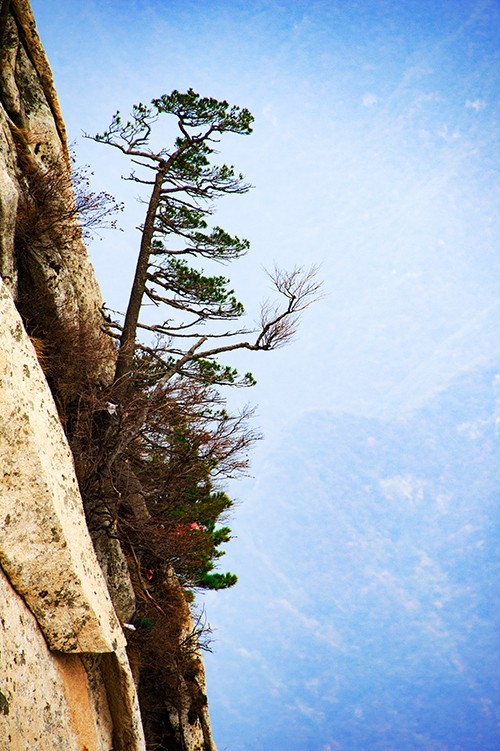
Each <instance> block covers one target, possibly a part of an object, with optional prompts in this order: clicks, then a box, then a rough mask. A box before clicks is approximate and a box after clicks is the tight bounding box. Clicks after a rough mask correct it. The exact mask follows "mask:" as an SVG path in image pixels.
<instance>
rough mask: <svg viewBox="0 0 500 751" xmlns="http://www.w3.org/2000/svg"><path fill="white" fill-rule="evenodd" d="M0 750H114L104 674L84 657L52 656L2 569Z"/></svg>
mask: <svg viewBox="0 0 500 751" xmlns="http://www.w3.org/2000/svg"><path fill="white" fill-rule="evenodd" d="M0 655H1V656H0V751H26V749H33V751H83V749H87V751H110V749H111V748H113V722H112V719H111V715H110V712H109V709H108V707H107V700H106V695H105V690H104V683H103V678H102V676H101V675H97V676H94V677H93V680H92V681H91V680H90V679H89V676H88V673H87V670H86V669H85V666H84V664H83V662H82V659H81V658H80V656H79V655H64V654H60V653H53V652H50V651H49V649H48V647H47V644H46V643H45V640H44V638H43V635H42V633H41V631H40V629H39V627H38V624H37V622H36V620H35V618H34V617H33V615H32V614H31V613H30V612H29V610H28V609H27V608H26V606H25V604H24V602H23V600H22V599H21V598H20V597H19V595H17V594H16V593H15V592H14V590H13V589H12V587H11V586H10V583H9V582H8V580H7V579H6V578H5V575H4V574H3V572H2V570H1V569H0Z"/></svg>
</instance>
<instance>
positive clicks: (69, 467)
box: [0, 282, 125, 652]
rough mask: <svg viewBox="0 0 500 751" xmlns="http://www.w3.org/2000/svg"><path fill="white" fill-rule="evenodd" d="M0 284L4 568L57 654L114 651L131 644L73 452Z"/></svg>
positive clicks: (0, 558)
mask: <svg viewBox="0 0 500 751" xmlns="http://www.w3.org/2000/svg"><path fill="white" fill-rule="evenodd" d="M0 285H1V286H0V320H1V321H2V327H1V329H0V434H1V435H2V441H1V443H0V466H1V467H2V478H1V501H0V523H1V525H2V534H1V536H0V562H1V564H2V567H3V569H4V571H5V573H6V574H7V576H8V577H9V579H10V582H11V584H12V585H13V586H14V587H15V589H16V590H17V592H19V594H20V595H22V597H23V598H24V600H25V602H26V604H27V605H28V607H29V608H30V610H31V611H32V612H33V613H34V615H35V616H36V618H37V620H38V623H39V625H40V627H41V629H42V631H43V633H44V635H45V638H46V639H47V643H48V645H49V647H50V648H51V649H57V650H60V651H62V652H111V651H113V650H114V649H117V648H118V647H119V646H124V644H125V640H124V637H123V633H122V630H121V628H120V624H119V623H118V619H117V617H116V614H115V612H114V609H113V606H112V604H111V600H110V598H109V594H108V590H107V587H106V584H105V581H104V577H103V575H102V573H101V569H100V567H99V565H98V563H97V558H96V555H95V552H94V548H93V546H92V542H91V539H90V536H89V533H88V530H87V526H86V523H85V517H84V513H83V508H82V502H81V498H80V494H79V491H78V485H77V481H76V477H75V472H74V468H73V460H72V456H71V452H70V449H69V446H68V444H67V442H66V439H65V436H64V433H63V431H62V429H61V426H60V423H59V418H58V415H57V411H56V407H55V404H54V402H53V400H52V397H51V394H50V391H49V389H48V386H47V382H46V380H45V377H44V375H43V373H42V370H41V368H40V365H39V363H38V360H37V357H36V354H35V351H34V349H33V346H32V344H31V342H30V340H29V338H28V336H27V334H26V332H25V330H24V328H23V325H22V322H21V319H20V317H19V314H18V313H17V311H16V309H15V307H14V304H13V302H12V298H11V296H10V293H9V292H8V290H7V289H6V287H5V286H4V285H3V284H2V283H1V282H0Z"/></svg>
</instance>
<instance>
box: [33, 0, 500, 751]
mask: <svg viewBox="0 0 500 751" xmlns="http://www.w3.org/2000/svg"><path fill="white" fill-rule="evenodd" d="M32 4H33V8H34V12H35V16H36V19H37V23H38V27H39V32H40V35H41V38H42V42H43V44H44V45H45V48H46V50H47V53H48V56H49V59H50V62H51V64H52V67H53V71H54V76H55V82H56V87H57V90H58V92H59V96H60V99H61V103H62V108H63V113H64V116H65V119H66V123H67V126H68V130H69V135H70V139H72V140H73V139H78V143H77V152H78V155H79V160H80V161H81V162H84V163H88V164H90V165H91V166H92V168H93V169H94V171H95V181H96V182H95V184H96V188H97V189H99V190H109V191H110V192H112V193H114V194H115V195H116V196H117V197H118V198H119V199H120V200H126V201H127V202H128V205H129V207H130V211H129V212H128V213H127V214H126V215H124V217H123V220H122V221H121V224H122V226H123V228H124V230H125V231H124V232H123V233H120V234H115V235H113V236H110V235H109V234H104V235H103V239H102V240H101V241H98V242H95V243H94V244H93V245H92V248H91V254H92V259H93V262H94V264H95V267H96V271H97V274H98V278H99V281H100V284H101V288H102V290H103V296H104V299H105V300H106V302H107V303H108V305H109V306H110V307H112V308H119V309H120V308H121V309H123V307H124V304H125V299H126V289H127V283H128V281H129V280H130V278H131V275H132V271H133V259H134V257H135V253H136V249H137V244H138V233H137V231H136V230H135V229H134V227H135V225H136V224H138V223H139V222H140V221H141V218H140V206H139V205H138V204H136V203H134V201H133V198H134V196H135V193H136V186H133V187H131V185H130V184H129V183H124V182H120V180H119V175H120V174H126V173H127V168H128V165H127V164H126V161H125V160H124V159H120V155H117V154H115V153H114V152H113V151H112V150H110V149H106V147H105V146H102V145H101V146H100V145H97V144H95V143H92V142H90V141H84V140H82V139H81V131H86V132H89V133H95V132H97V131H102V130H103V128H105V126H106V125H107V124H108V122H109V119H110V117H111V115H112V114H113V113H114V112H115V110H117V109H120V110H122V111H123V112H126V111H127V110H128V108H129V107H130V105H131V104H133V103H135V102H137V101H148V100H149V99H151V98H152V97H154V96H160V95H161V94H162V93H168V92H170V91H171V90H172V89H174V88H178V89H181V90H182V89H186V88H188V87H193V88H194V89H195V90H196V91H198V92H199V93H200V94H202V95H210V96H215V97H218V98H225V99H227V100H229V101H230V102H231V103H234V104H239V105H241V106H246V107H248V108H249V109H250V110H251V111H252V112H253V114H254V116H255V118H256V122H255V131H254V134H253V135H252V136H251V137H249V138H235V137H233V138H229V139H228V141H227V143H222V144H221V151H222V156H223V157H224V159H225V160H226V161H229V162H233V163H234V164H235V165H236V166H237V168H238V170H241V171H242V172H243V173H244V174H245V176H246V178H247V179H248V180H249V181H250V182H251V183H252V184H253V185H254V186H255V188H254V189H253V190H252V191H251V192H250V193H249V194H247V195H245V196H240V197H228V198H227V199H226V200H224V201H223V202H221V203H220V208H219V210H218V213H217V216H216V221H217V223H220V224H222V226H224V227H225V228H226V229H228V230H229V231H231V232H233V233H235V234H238V235H239V236H243V237H247V238H248V239H249V240H250V241H251V245H252V250H251V252H250V253H249V254H248V256H247V257H246V258H245V259H243V260H241V261H239V262H238V263H237V264H235V265H234V267H233V268H231V269H230V275H231V276H232V278H233V279H234V281H235V286H236V289H237V291H238V292H239V296H240V299H242V300H243V301H244V302H245V303H246V307H247V309H248V311H249V316H250V318H251V317H252V316H253V315H254V314H255V313H256V311H257V310H258V305H259V301H260V300H261V299H262V298H263V297H266V296H267V295H268V294H269V291H268V290H267V282H266V278H265V275H264V273H263V268H264V267H272V266H273V264H274V263H275V262H276V263H277V264H279V265H281V266H285V267H292V266H294V265H297V264H298V265H306V266H307V265H309V264H318V265H320V266H321V275H322V276H323V278H324V283H325V293H326V294H325V298H324V299H323V300H322V301H321V302H320V303H318V304H316V305H315V306H314V308H312V309H310V310H309V311H308V312H307V314H306V315H305V317H304V321H303V325H302V328H301V331H300V334H299V336H298V337H297V340H296V342H295V343H294V344H293V345H292V346H290V347H289V348H288V349H287V350H284V351H281V352H278V353H275V354H273V355H266V356H264V355H262V356H258V357H257V358H253V359H250V358H248V357H246V356H245V357H244V358H243V357H242V358H241V360H239V362H240V363H241V367H242V369H243V370H248V369H252V370H253V372H254V374H255V376H256V377H257V380H258V382H259V383H258V386H257V387H256V388H255V389H253V390H252V391H251V392H246V393H245V394H243V395H241V394H239V395H238V397H237V398H238V399H244V400H250V401H252V402H255V403H257V404H258V405H259V410H258V412H259V424H260V426H261V427H263V429H264V431H265V433H266V434H267V436H268V444H267V445H268V446H269V447H270V446H272V445H273V441H275V442H279V440H280V435H282V433H283V431H286V429H287V428H289V427H290V426H291V425H294V424H296V423H297V421H298V420H299V419H301V418H302V417H304V416H305V415H306V413H308V412H310V411H314V410H320V411H325V412H329V413H335V414H341V413H349V414H354V415H358V416H362V417H383V418H388V419H389V418H391V419H394V418H398V417H401V416H403V415H405V414H407V413H409V411H411V410H413V409H415V408H417V407H420V406H422V405H425V404H426V402H427V400H429V399H430V398H431V397H432V396H434V395H435V394H436V393H439V392H440V391H441V390H444V389H445V388H446V386H447V385H448V384H449V383H450V382H451V381H452V380H453V378H455V377H456V376H457V375H459V374H461V373H467V372H469V371H473V370H474V368H476V367H477V366H479V365H481V364H487V363H488V362H493V361H494V360H495V357H496V356H498V354H500V338H499V336H498V331H499V329H500V274H499V270H500V269H499V260H500V254H499V252H498V203H497V201H498V193H497V191H498V172H497V168H498V140H497V129H498V88H499V87H498V83H499V81H498V70H500V64H499V63H500V61H499V59H498V58H499V54H498V49H499V45H498V29H499V28H500V5H499V3H498V2H496V0H406V1H404V0H392V1H391V0H365V1H356V0H332V1H331V2H323V1H320V0H316V1H314V0H312V1H311V0H310V1H309V2H302V1H301V0H281V1H280V0H245V1H243V0H233V1H232V2H229V0H213V1H212V0H210V1H206V2H203V1H202V0H191V1H189V0H184V1H183V2H178V1H177V0H171V1H167V0H99V1H98V2H97V0H84V2H82V1H81V0H80V2H76V0H66V1H65V2H64V3H60V2H55V0H33V3H32ZM267 450H268V449H266V446H263V447H261V448H260V449H259V452H258V454H257V458H256V462H255V464H254V473H255V475H256V476H258V477H259V479H260V480H261V481H262V474H263V473H265V471H267V470H266V469H265V461H264V458H265V454H266V451H267ZM264 484H265V478H264ZM235 492H236V493H238V490H236V491H235ZM284 526H285V527H286V524H285V525H284ZM282 533H283V534H285V536H286V530H285V532H283V530H280V534H282ZM239 534H240V536H241V535H244V534H245V532H244V530H241V529H239ZM237 544H238V543H236V545H237ZM230 596H231V595H230V593H224V594H223V595H221V597H230ZM242 617H244V615H243V616H242ZM221 618H222V615H221ZM242 748H243V747H242ZM326 748H327V746H325V749H326ZM332 748H333V746H332ZM267 751H271V747H269V749H268V750H267ZM283 751H286V749H283ZM304 751H308V749H305V748H304ZM349 751H353V749H349ZM359 751H361V747H360V749H359Z"/></svg>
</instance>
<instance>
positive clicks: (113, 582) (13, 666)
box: [0, 0, 215, 751]
mask: <svg viewBox="0 0 500 751" xmlns="http://www.w3.org/2000/svg"><path fill="white" fill-rule="evenodd" d="M0 277H1V279H0V322H1V323H0V470H1V471H0V592H1V595H0V751H7V749H10V750H12V749H14V750H17V749H19V751H21V749H28V748H29V749H36V750H37V751H45V749H46V750H47V751H49V749H50V751H54V750H58V749H60V750H61V751H63V750H64V751H72V750H73V749H74V750H75V751H94V749H95V751H101V750H102V751H110V749H113V751H134V750H135V749H137V750H139V749H145V748H146V741H145V736H144V730H143V725H142V721H141V712H140V709H139V702H138V694H137V686H136V682H137V681H140V680H141V671H140V666H139V664H138V660H137V654H138V653H140V649H139V648H138V645H137V640H138V639H140V635H134V638H135V640H136V643H135V645H134V647H133V648H131V647H130V645H127V638H126V637H125V632H124V630H123V624H124V623H125V624H126V623H127V622H128V621H130V620H131V619H133V618H134V613H135V609H136V595H135V592H134V582H133V581H132V579H133V577H131V575H130V573H129V569H130V568H133V566H132V567H131V563H130V556H128V555H127V554H126V551H124V550H123V549H122V546H121V545H120V542H119V540H118V538H117V536H116V535H114V534H113V529H112V527H113V523H112V520H111V522H109V523H106V524H105V523H100V524H96V523H93V522H92V519H94V516H95V513H96V509H100V508H102V506H103V504H102V503H101V504H100V503H99V494H98V493H96V492H94V494H93V502H92V503H88V502H87V503H84V502H83V500H82V496H81V492H80V490H81V482H80V487H79V479H80V478H79V476H78V463H79V462H80V463H81V462H82V461H83V460H82V456H81V454H80V455H79V456H77V455H76V454H75V449H74V445H75V444H74V443H72V442H71V440H70V441H69V442H68V435H69V432H68V431H69V428H70V427H71V425H72V422H71V421H72V419H73V415H74V405H75V404H76V403H78V401H79V399H81V398H82V393H83V389H84V387H85V389H87V391H89V390H92V393H98V392H99V391H102V390H103V389H105V388H106V387H107V386H109V384H110V382H111V379H112V374H113V370H114V363H115V349H114V346H113V344H112V339H111V338H110V337H109V336H108V334H107V333H105V332H104V331H103V330H102V324H103V319H102V314H101V306H102V300H101V296H100V292H99V288H98V285H97V282H96V280H95V276H94V272H93V268H92V265H91V263H90V261H89V258H88V255H87V252H86V249H85V246H84V244H83V241H82V236H81V231H80V228H79V224H78V217H77V210H76V204H75V197H74V194H73V190H72V184H71V172H70V161H69V157H68V148H67V143H66V133H65V127H64V121H63V118H62V115H61V112H60V107H59V103H58V99H57V94H56V92H55V89H54V85H53V81H52V75H51V71H50V67H49V64H48V62H47V60H46V57H45V54H44V51H43V48H42V46H41V43H40V40H39V38H38V35H37V31H36V26H35V22H34V19H33V16H32V12H31V9H30V6H29V3H28V2H27V0H11V2H8V0H3V1H2V2H1V3H0ZM99 411H100V412H101V413H102V412H103V407H102V405H100V404H99V405H97V406H95V407H94V413H93V415H92V419H94V420H98V419H99V417H101V418H103V415H102V414H101V415H99V414H98V413H99ZM105 417H106V414H104V418H105ZM88 440H90V439H88ZM78 445H79V447H80V449H81V446H82V441H81V440H80V443H79V444H78ZM165 586H167V587H168V588H169V591H171V593H172V602H173V603H174V607H175V611H176V615H175V621H176V624H177V630H176V632H175V638H176V640H177V642H178V643H180V642H185V641H186V638H188V637H189V635H191V634H192V633H194V632H195V628H194V625H193V622H192V617H191V613H190V610H189V606H188V605H187V603H186V600H185V597H184V594H183V591H182V588H181V587H180V585H179V584H178V582H177V580H176V577H175V574H174V573H173V572H170V573H169V576H168V577H167V578H166V582H165ZM135 588H137V585H135ZM126 631H127V629H126ZM127 633H130V632H128V631H127ZM176 646H177V647H178V644H177V645H174V647H176ZM131 662H132V663H133V666H134V670H133V671H132V669H131ZM174 663H175V664H176V665H177V664H179V663H178V661H174ZM188 663H189V664H188V665H187V667H186V661H184V663H183V664H184V668H183V671H181V673H180V674H179V675H177V676H176V681H175V685H176V689H175V691H174V693H173V694H172V695H170V696H161V697H160V699H161V702H160V703H161V704H163V705H165V707H166V709H165V710H164V711H165V718H164V719H163V720H162V722H163V723H164V724H165V726H168V732H166V733H165V736H164V737H165V740H164V741H163V742H162V745H161V746H155V747H157V748H165V749H192V751H196V750H199V751H202V749H203V750H204V751H206V750H207V749H208V751H214V750H215V745H214V744H213V741H212V738H211V732H210V724H209V720H208V712H207V702H206V695H205V684H204V672H203V664H202V661H201V658H200V655H199V648H198V645H197V643H195V644H194V646H193V649H192V653H191V656H190V658H189V660H188ZM160 669H161V666H160ZM133 673H134V674H133ZM146 676H147V674H146ZM143 680H144V679H143ZM156 690H157V687H155V686H151V687H149V688H148V687H147V686H146V687H145V686H144V684H143V685H142V694H143V695H147V694H148V691H150V692H154V691H156Z"/></svg>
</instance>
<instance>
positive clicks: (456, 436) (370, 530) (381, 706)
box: [207, 367, 500, 751]
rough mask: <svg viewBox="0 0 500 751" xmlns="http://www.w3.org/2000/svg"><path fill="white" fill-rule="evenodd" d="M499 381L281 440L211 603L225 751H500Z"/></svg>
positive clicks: (251, 497)
mask: <svg viewBox="0 0 500 751" xmlns="http://www.w3.org/2000/svg"><path fill="white" fill-rule="evenodd" d="M499 372H500V371H499V369H498V368H492V367H490V368H486V369H482V370H481V371H475V372H473V373H470V374H469V375H467V376H464V377H462V378H460V379H459V380H458V381H456V382H455V383H454V384H453V385H452V386H451V387H450V388H449V389H447V390H446V391H445V392H443V393H441V394H439V395H438V396H437V397H436V398H435V399H434V400H432V401H431V402H430V403H429V404H428V405H427V406H426V407H425V408H422V409H420V410H418V411H416V412H414V413H413V414H411V415H409V416H408V417H406V418H405V419H400V420H391V421H383V420H380V419H374V418H363V417H355V416H351V415H334V414H327V413H311V414H309V415H307V416H305V417H304V418H302V419H301V420H299V421H298V422H297V423H296V424H294V425H292V426H291V427H290V429H289V430H288V431H287V432H286V433H284V434H283V435H282V438H281V442H276V444H275V445H274V447H273V450H272V451H270V452H269V454H268V456H267V459H266V469H265V471H264V472H263V474H264V477H265V479H264V480H263V481H259V480H257V481H255V482H254V483H253V484H252V483H248V484H247V488H246V490H247V497H246V500H245V504H244V506H243V507H242V508H241V509H240V510H239V512H238V518H237V524H236V525H235V527H236V533H237V534H238V541H237V543H236V544H234V545H233V546H232V549H231V553H230V554H229V555H228V556H227V557H228V560H227V561H226V560H225V561H224V563H225V564H227V565H230V566H231V567H232V568H233V569H236V570H238V571H239V572H240V573H241V578H240V583H239V586H238V587H237V588H235V590H234V591H231V592H228V593H227V594H226V595H225V596H224V595H223V596H222V597H219V596H217V597H210V598H209V604H208V605H207V609H208V611H209V613H210V620H211V621H212V622H214V625H216V627H218V631H217V634H216V638H217V646H216V655H215V657H213V658H212V657H210V655H209V656H208V660H207V662H208V670H209V682H210V685H211V690H212V693H211V702H212V704H213V705H215V706H217V710H216V712H215V713H214V718H215V732H216V733H217V735H218V738H219V739H220V740H219V743H220V745H221V748H223V749H224V748H227V749H228V750H230V751H250V749H252V750H254V749H257V750H262V751H264V750H265V751H268V750H269V749H276V750H277V751H288V750H291V751H304V750H305V749H307V751H351V750H352V749H360V750H361V749H363V750H365V749H370V750H372V751H388V750H389V749H397V751H451V750H452V749H453V751H478V749H481V751H495V749H497V748H498V745H499V743H500V735H499V734H498V724H497V722H498V715H497V709H498V706H497V698H498V690H499V688H500V685H499V681H498V658H499V656H500V655H499V649H498V647H499V644H498V631H497V627H498V621H497V612H498V611H497V606H498V601H497V599H496V598H497V597H498V590H497V587H496V581H497V578H498V577H497V574H498V564H499V558H498V552H497V549H496V540H497V538H498V520H497V511H496V509H497V504H498V488H499V485H500V459H499V456H498V442H499V441H498V430H499V423H500V376H499V375H498V373H499Z"/></svg>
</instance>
